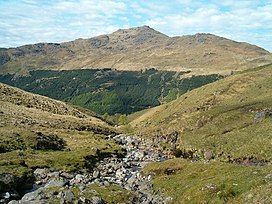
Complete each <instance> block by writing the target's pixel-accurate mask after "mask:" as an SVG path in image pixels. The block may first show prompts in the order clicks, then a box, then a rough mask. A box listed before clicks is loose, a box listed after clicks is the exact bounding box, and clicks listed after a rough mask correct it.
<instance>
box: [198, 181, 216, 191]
mask: <svg viewBox="0 0 272 204" xmlns="http://www.w3.org/2000/svg"><path fill="white" fill-rule="evenodd" d="M216 188H217V186H216V185H215V184H212V183H211V184H207V185H205V186H203V187H202V189H201V190H202V191H204V190H210V189H216Z"/></svg>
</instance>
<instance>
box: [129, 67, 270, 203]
mask: <svg viewBox="0 0 272 204" xmlns="http://www.w3.org/2000/svg"><path fill="white" fill-rule="evenodd" d="M271 90H272V65H269V66H265V67H261V68H256V69H253V70H250V71H246V72H243V73H240V74H237V75H234V76H231V77H228V78H226V79H223V80H221V81H218V82H215V83H212V84H209V85H206V86H204V87H201V88H199V89H196V90H193V91H191V92H189V93H187V94H185V95H183V96H181V97H180V98H179V99H177V100H176V101H173V102H171V103H169V104H166V105H163V106H159V107H155V108H152V109H151V110H149V111H148V110H147V111H143V112H142V114H135V115H133V116H131V118H132V119H133V120H132V122H131V124H132V125H133V126H134V127H136V131H137V132H138V133H140V134H143V135H146V136H155V135H163V134H167V133H171V132H173V131H178V132H179V140H178V141H177V146H178V147H179V148H180V149H181V150H182V151H189V150H192V151H193V152H194V157H195V158H198V159H200V160H201V159H203V157H204V155H205V154H204V153H205V152H207V151H210V152H212V154H213V156H214V157H215V160H214V161H211V162H208V163H205V162H203V161H197V162H191V161H188V160H184V159H173V160H168V161H166V162H162V163H153V164H149V165H148V167H147V168H146V169H145V170H144V172H145V173H146V174H152V175H153V176H154V180H153V181H152V182H153V188H154V190H155V191H157V192H158V193H160V194H164V195H167V196H171V197H172V198H173V201H172V203H271V202H272V197H271V195H272V190H271V189H272V184H271V173H272V166H271V161H272V151H271V149H272V143H271V141H272V134H271V132H272V125H271V122H272V118H271V110H272V107H271V106H272V105H271V104H272V97H271ZM263 112H264V113H265V117H259V119H258V117H257V116H258V115H259V114H260V115H262V113H263ZM226 161H227V162H235V163H239V164H243V165H235V164H231V163H226ZM260 161H267V164H268V165H265V166H250V165H251V164H257V163H258V162H260ZM254 162H255V163H254ZM256 162H257V163H256ZM244 164H245V165H244ZM259 164H260V163H259ZM169 169H170V170H169ZM169 172H170V173H169ZM171 172H173V173H171ZM208 184H214V186H215V188H213V189H206V190H205V189H204V188H203V187H205V186H207V185H208ZM202 189H203V190H202Z"/></svg>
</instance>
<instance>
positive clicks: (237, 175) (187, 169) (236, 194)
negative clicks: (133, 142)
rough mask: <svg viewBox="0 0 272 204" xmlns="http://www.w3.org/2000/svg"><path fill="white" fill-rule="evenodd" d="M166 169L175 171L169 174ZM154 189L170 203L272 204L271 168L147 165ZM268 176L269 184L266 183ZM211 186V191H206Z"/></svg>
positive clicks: (178, 162)
mask: <svg viewBox="0 0 272 204" xmlns="http://www.w3.org/2000/svg"><path fill="white" fill-rule="evenodd" d="M169 169H171V171H174V172H173V173H171V174H169V173H167V172H169ZM144 173H146V174H151V175H153V177H155V178H154V179H153V180H152V184H153V188H154V190H155V192H157V193H163V194H164V195H166V196H171V197H172V198H173V200H172V203H219V204H221V203H237V204H238V203H267V204H268V203H271V202H272V196H271V195H272V194H271V187H272V184H271V166H265V167H248V166H236V165H232V164H227V163H222V162H210V163H206V164H204V163H203V162H188V161H186V160H184V159H173V160H168V161H166V162H162V163H155V164H150V165H148V166H147V167H146V168H145V170H144ZM268 175H270V181H269V180H268V179H267V178H268ZM209 186H210V188H209Z"/></svg>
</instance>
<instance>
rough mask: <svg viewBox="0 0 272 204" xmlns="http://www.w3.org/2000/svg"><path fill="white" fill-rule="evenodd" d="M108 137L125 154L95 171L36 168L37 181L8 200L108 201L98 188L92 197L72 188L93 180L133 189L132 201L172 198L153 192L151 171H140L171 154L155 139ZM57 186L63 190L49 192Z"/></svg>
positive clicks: (149, 203)
mask: <svg viewBox="0 0 272 204" xmlns="http://www.w3.org/2000/svg"><path fill="white" fill-rule="evenodd" d="M108 139H110V140H114V141H115V142H116V143H117V144H119V145H120V146H121V147H122V148H123V149H124V150H125V151H126V155H125V157H123V158H118V157H117V156H116V155H114V156H113V157H107V158H105V159H103V160H101V161H100V162H98V164H97V165H96V167H95V168H94V170H93V172H91V173H88V174H72V173H68V172H63V171H55V170H53V169H47V168H43V169H36V170H35V171H34V176H35V180H36V181H35V184H34V185H33V189H32V190H31V191H28V192H26V194H25V195H24V196H23V197H22V198H21V200H19V201H18V200H12V201H9V202H8V200H7V202H5V203H9V204H18V203H35V204H43V203H48V199H52V198H53V197H56V199H60V200H61V203H93V204H103V203H105V202H104V201H103V198H100V197H99V196H97V193H96V192H95V191H94V192H93V193H94V196H93V197H91V198H84V197H80V198H79V199H76V197H75V195H74V194H73V192H72V191H71V190H69V189H71V188H73V187H78V188H79V189H80V191H82V192H83V191H84V189H85V188H86V186H87V185H91V184H97V185H99V186H109V185H111V184H116V185H118V186H120V187H121V188H123V189H126V190H128V191H132V192H133V194H134V195H135V196H134V197H133V199H132V201H131V202H130V203H135V204H138V203H144V204H145V203H146V204H164V203H168V202H170V201H171V198H170V197H167V198H164V197H162V196H161V195H157V194H154V192H153V191H152V188H151V186H150V184H149V183H150V181H151V180H152V175H143V174H141V173H140V171H141V170H142V169H143V167H145V166H146V165H147V164H148V163H149V162H161V161H164V160H166V159H168V156H167V155H166V154H162V153H161V152H160V150H158V149H155V148H154V147H153V146H152V142H150V141H148V140H143V139H141V138H140V137H137V136H126V135H124V134H121V135H117V136H111V135H109V136H108ZM54 187H55V188H60V190H62V191H61V192H57V191H55V192H48V189H50V188H54Z"/></svg>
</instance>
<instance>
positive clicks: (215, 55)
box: [0, 26, 272, 75]
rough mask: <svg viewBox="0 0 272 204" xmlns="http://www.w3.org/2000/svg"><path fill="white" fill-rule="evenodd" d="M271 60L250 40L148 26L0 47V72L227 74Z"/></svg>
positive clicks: (268, 54) (267, 54)
mask: <svg viewBox="0 0 272 204" xmlns="http://www.w3.org/2000/svg"><path fill="white" fill-rule="evenodd" d="M271 62H272V57H271V53H269V52H268V51H266V50H264V49H262V48H260V47H257V46H255V45H251V44H248V43H240V42H235V41H232V40H229V39H226V38H222V37H219V36H215V35H212V34H205V33H199V34H195V35H186V36H180V37H168V36H167V35H164V34H162V33H160V32H158V31H156V30H154V29H152V28H150V27H149V26H141V27H136V28H130V29H119V30H117V31H115V32H113V33H111V34H108V35H100V36H97V37H93V38H89V39H77V40H74V41H71V42H65V43H38V44H33V45H24V46H21V47H17V48H9V49H5V48H2V49H0V73H1V74H6V73H18V74H27V73H28V72H29V71H31V70H39V69H53V70H62V69H82V68H116V69H120V70H141V69H148V68H156V69H161V70H175V71H184V70H191V71H192V74H195V75H198V74H203V73H204V74H208V73H220V74H228V73H230V72H231V71H235V70H243V69H247V68H251V67H256V66H259V65H263V64H268V63H271Z"/></svg>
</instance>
